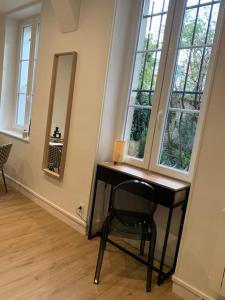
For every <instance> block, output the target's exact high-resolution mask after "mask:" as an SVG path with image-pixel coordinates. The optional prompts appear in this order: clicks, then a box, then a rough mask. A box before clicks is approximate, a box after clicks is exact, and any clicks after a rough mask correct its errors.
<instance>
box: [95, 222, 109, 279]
mask: <svg viewBox="0 0 225 300" xmlns="http://www.w3.org/2000/svg"><path fill="white" fill-rule="evenodd" d="M107 237H108V227H107V225H106V224H104V226H103V229H102V236H101V241H100V246H99V252H98V259H97V265H96V271H95V277H94V284H99V277H100V272H101V268H102V261H103V256H104V251H105V247H106V242H107Z"/></svg>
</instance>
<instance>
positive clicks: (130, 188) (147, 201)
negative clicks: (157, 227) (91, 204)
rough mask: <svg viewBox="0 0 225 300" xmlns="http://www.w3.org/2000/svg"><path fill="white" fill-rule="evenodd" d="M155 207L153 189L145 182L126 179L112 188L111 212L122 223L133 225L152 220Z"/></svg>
mask: <svg viewBox="0 0 225 300" xmlns="http://www.w3.org/2000/svg"><path fill="white" fill-rule="evenodd" d="M156 208H157V202H156V197H155V190H154V188H153V187H152V186H151V185H150V184H148V183H146V182H143V181H140V180H128V181H124V182H122V183H120V184H119V185H117V186H116V187H115V188H114V190H113V193H112V207H111V212H112V214H113V215H115V216H116V217H117V218H118V219H119V220H120V221H121V222H122V223H126V224H127V225H135V224H139V223H143V222H145V221H147V220H152V218H153V214H154V212H155V210H156Z"/></svg>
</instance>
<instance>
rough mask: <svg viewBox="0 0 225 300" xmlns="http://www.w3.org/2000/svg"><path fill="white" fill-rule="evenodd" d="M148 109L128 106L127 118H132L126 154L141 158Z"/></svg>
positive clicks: (145, 134) (148, 113) (146, 128)
mask: <svg viewBox="0 0 225 300" xmlns="http://www.w3.org/2000/svg"><path fill="white" fill-rule="evenodd" d="M149 117H150V110H149V109H140V108H136V107H130V108H129V112H128V118H129V119H130V120H132V124H131V129H130V137H129V143H128V147H127V148H128V149H127V154H128V155H130V156H133V157H136V158H143V156H144V149H145V143H146V137H147V130H148V122H149Z"/></svg>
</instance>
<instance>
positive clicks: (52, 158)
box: [48, 145, 61, 168]
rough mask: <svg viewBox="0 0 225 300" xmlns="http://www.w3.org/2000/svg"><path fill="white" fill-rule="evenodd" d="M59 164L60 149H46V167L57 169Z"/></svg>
mask: <svg viewBox="0 0 225 300" xmlns="http://www.w3.org/2000/svg"><path fill="white" fill-rule="evenodd" d="M60 162H61V149H60V148H59V147H58V146H52V145H49V147H48V166H49V167H50V168H59V167H60Z"/></svg>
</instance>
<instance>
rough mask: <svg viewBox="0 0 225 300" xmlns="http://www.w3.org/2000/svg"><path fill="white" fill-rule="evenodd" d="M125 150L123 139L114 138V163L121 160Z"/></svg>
mask: <svg viewBox="0 0 225 300" xmlns="http://www.w3.org/2000/svg"><path fill="white" fill-rule="evenodd" d="M124 150H125V141H123V140H116V141H115V143H114V148H113V161H114V163H115V164H116V163H118V162H123V159H124Z"/></svg>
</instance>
